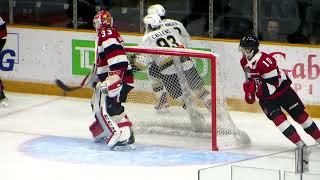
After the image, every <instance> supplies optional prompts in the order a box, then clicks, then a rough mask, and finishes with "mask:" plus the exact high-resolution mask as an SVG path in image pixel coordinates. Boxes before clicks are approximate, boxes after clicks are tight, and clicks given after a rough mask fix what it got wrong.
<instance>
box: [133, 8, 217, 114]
mask: <svg viewBox="0 0 320 180" xmlns="http://www.w3.org/2000/svg"><path fill="white" fill-rule="evenodd" d="M144 23H145V26H146V29H147V31H148V33H146V34H145V35H144V36H143V38H142V42H141V43H140V44H139V46H144V47H172V48H184V47H185V44H184V41H183V38H182V36H181V35H180V34H179V32H177V31H175V30H174V29H173V28H171V27H167V26H163V25H162V24H161V18H160V17H159V16H158V15H157V14H150V15H147V16H145V18H144ZM159 58H160V59H159ZM173 58H174V57H172V56H154V55H150V56H149V57H148V58H139V56H138V57H137V59H136V63H137V65H138V66H140V67H142V66H144V67H149V66H152V65H153V64H155V65H156V66H157V67H158V68H159V69H158V76H159V77H160V78H161V80H162V82H163V84H164V87H165V89H166V90H167V91H168V92H169V94H170V96H171V97H173V98H174V99H178V98H181V97H182V90H181V85H180V82H179V79H178V76H177V70H176V68H175V66H174V60H173ZM179 60H180V62H181V64H182V66H183V71H184V74H185V76H186V79H187V81H188V85H189V87H190V88H191V89H192V90H194V92H195V94H196V96H197V97H198V98H200V99H201V100H203V102H204V104H205V105H206V107H207V108H208V109H210V110H211V99H210V94H209V92H208V91H207V90H205V88H204V86H203V85H204V82H203V80H202V78H201V77H200V75H199V74H198V72H197V70H196V68H195V65H194V63H193V62H192V60H191V59H190V58H188V57H181V58H180V59H179ZM181 100H182V101H183V99H181Z"/></svg>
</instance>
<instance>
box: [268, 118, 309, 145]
mask: <svg viewBox="0 0 320 180" xmlns="http://www.w3.org/2000/svg"><path fill="white" fill-rule="evenodd" d="M273 123H274V124H275V125H276V126H277V128H278V129H279V130H280V131H281V132H282V134H283V135H285V136H286V137H287V138H288V139H289V140H290V141H291V142H293V143H294V144H295V145H297V146H298V147H302V146H303V145H305V143H304V142H303V141H302V140H301V138H300V136H299V134H298V133H297V130H296V129H295V128H294V127H293V126H292V125H291V124H290V122H289V121H288V120H287V117H286V116H285V115H284V114H281V115H279V116H277V117H275V118H274V119H273Z"/></svg>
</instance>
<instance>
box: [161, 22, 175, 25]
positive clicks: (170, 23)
mask: <svg viewBox="0 0 320 180" xmlns="http://www.w3.org/2000/svg"><path fill="white" fill-rule="evenodd" d="M164 25H165V26H177V25H178V23H177V22H168V23H164Z"/></svg>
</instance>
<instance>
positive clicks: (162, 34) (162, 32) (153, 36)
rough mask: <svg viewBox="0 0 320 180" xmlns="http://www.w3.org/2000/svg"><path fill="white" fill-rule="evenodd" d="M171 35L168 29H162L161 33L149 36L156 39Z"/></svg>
mask: <svg viewBox="0 0 320 180" xmlns="http://www.w3.org/2000/svg"><path fill="white" fill-rule="evenodd" d="M170 33H171V30H170V29H164V30H162V31H159V32H156V33H155V34H153V35H152V36H151V38H152V39H157V38H158V37H160V36H164V35H166V34H170Z"/></svg>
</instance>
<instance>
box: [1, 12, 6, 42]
mask: <svg viewBox="0 0 320 180" xmlns="http://www.w3.org/2000/svg"><path fill="white" fill-rule="evenodd" d="M6 37H7V27H6V22H4V21H3V19H2V18H1V17H0V39H5V38H6Z"/></svg>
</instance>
